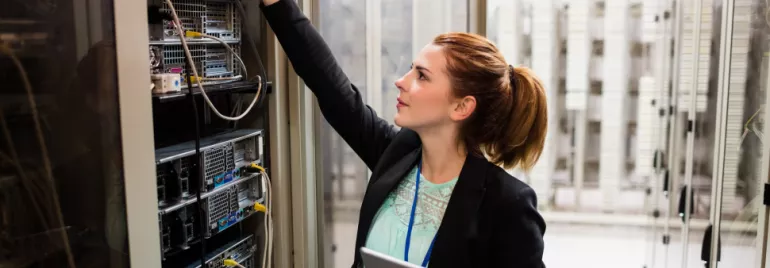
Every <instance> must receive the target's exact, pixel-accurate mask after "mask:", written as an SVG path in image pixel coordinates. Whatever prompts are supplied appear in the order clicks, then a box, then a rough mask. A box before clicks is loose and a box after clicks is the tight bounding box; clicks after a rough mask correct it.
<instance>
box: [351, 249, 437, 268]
mask: <svg viewBox="0 0 770 268" xmlns="http://www.w3.org/2000/svg"><path fill="white" fill-rule="evenodd" d="M361 257H362V258H363V259H364V266H366V268H422V266H419V265H416V264H412V263H409V262H405V261H403V260H399V259H396V258H393V257H391V256H388V255H385V254H382V253H379V252H377V251H374V250H371V249H368V248H365V247H361Z"/></svg>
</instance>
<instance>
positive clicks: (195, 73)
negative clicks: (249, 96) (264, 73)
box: [165, 0, 263, 121]
mask: <svg viewBox="0 0 770 268" xmlns="http://www.w3.org/2000/svg"><path fill="white" fill-rule="evenodd" d="M165 1H166V4H167V5H168V8H169V9H170V10H171V16H172V17H173V18H174V22H173V23H172V25H173V26H174V29H176V31H177V34H178V35H179V40H180V41H181V42H182V49H184V53H185V58H187V62H188V64H189V65H190V69H192V74H193V76H192V77H195V78H196V79H197V78H198V77H200V76H199V75H198V70H197V68H196V67H195V62H194V61H193V57H192V53H190V48H189V47H188V45H187V40H186V38H185V32H184V30H182V22H181V21H180V20H179V15H177V13H176V9H175V8H174V4H173V3H172V2H171V0H165ZM187 76H188V80H190V79H189V76H190V73H187ZM258 79H259V85H258V86H257V94H256V95H255V96H254V100H252V101H251V104H249V106H248V107H247V108H246V110H245V111H243V113H241V114H240V115H238V116H235V117H230V116H226V115H223V114H222V113H220V112H219V110H217V108H216V107H215V106H214V104H213V103H212V102H211V99H209V96H208V94H206V90H205V89H203V83H197V86H198V89H199V90H200V91H201V95H203V99H204V100H205V101H206V104H207V105H208V106H209V108H211V110H212V111H214V114H216V115H217V116H218V117H219V118H222V119H224V120H228V121H237V120H241V119H242V118H244V117H245V116H246V115H247V114H248V113H249V112H250V111H251V109H252V108H254V104H256V103H257V100H258V99H259V96H260V94H261V93H262V87H263V86H262V85H263V81H262V80H263V78H262V77H258ZM189 90H192V88H190V89H189Z"/></svg>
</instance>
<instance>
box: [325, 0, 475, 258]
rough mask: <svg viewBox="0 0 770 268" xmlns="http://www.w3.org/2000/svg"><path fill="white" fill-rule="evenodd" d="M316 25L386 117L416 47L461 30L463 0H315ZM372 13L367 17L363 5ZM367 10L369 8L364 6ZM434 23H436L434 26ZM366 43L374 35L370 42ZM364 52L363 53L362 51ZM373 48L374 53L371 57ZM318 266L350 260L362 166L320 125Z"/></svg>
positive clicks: (392, 109)
mask: <svg viewBox="0 0 770 268" xmlns="http://www.w3.org/2000/svg"><path fill="white" fill-rule="evenodd" d="M318 3H319V5H320V30H321V34H322V35H323V37H324V38H325V39H326V41H327V42H328V44H329V46H330V48H331V50H332V52H333V53H334V56H335V57H336V59H337V61H338V62H339V63H340V64H341V65H342V68H343V69H344V71H345V72H346V73H347V74H348V76H349V77H350V79H351V80H352V82H353V83H354V84H355V85H356V86H357V87H358V89H359V90H360V91H361V94H362V96H363V98H364V100H365V101H367V103H368V104H369V105H370V106H372V108H373V109H375V111H376V112H377V114H378V115H379V116H380V117H382V118H383V119H385V120H388V121H389V122H391V123H392V122H393V117H394V115H395V113H396V102H397V101H396V97H397V95H398V89H397V88H396V87H395V86H394V85H393V83H394V82H395V81H396V80H397V79H398V78H399V77H401V76H402V75H403V74H404V73H406V72H407V71H408V70H409V66H410V65H411V62H412V59H413V57H414V53H415V51H419V50H420V49H421V48H422V47H423V46H425V45H427V44H428V43H429V42H430V41H431V40H432V38H433V37H435V36H436V35H438V34H441V33H444V32H450V31H466V29H467V14H468V8H467V7H468V6H467V1H466V0H451V1H447V0H420V1H414V0H394V1H376V0H375V1H358V0H330V1H318ZM369 8H372V9H375V10H376V11H374V12H378V14H377V16H375V17H371V18H369V17H367V16H366V14H367V9H369ZM369 11H370V13H371V10H369ZM437 22H441V23H437ZM372 40H378V41H377V42H376V43H375V41H372ZM368 53H369V54H368ZM371 53H379V55H375V54H371ZM321 132H322V137H321V145H320V148H321V155H322V156H321V157H320V160H319V161H322V162H323V163H321V164H322V166H323V175H322V176H323V178H322V179H323V182H324V183H323V188H324V197H323V198H324V206H325V208H324V209H325V210H324V213H323V214H324V225H325V230H324V237H323V238H322V241H323V242H322V243H323V246H324V247H325V249H324V250H325V253H324V254H325V255H324V261H325V264H324V265H325V267H349V266H350V264H351V263H353V252H354V248H353V247H354V246H355V235H356V232H355V231H353V230H356V227H357V225H358V214H359V209H360V206H361V201H362V199H363V195H364V191H365V190H366V184H367V180H368V179H369V177H368V176H369V171H368V170H367V168H366V166H365V165H364V163H363V162H362V161H361V160H360V159H359V158H358V156H357V155H356V154H355V153H354V152H353V151H352V150H351V149H350V148H349V147H348V145H347V144H345V142H344V140H342V139H341V138H340V137H339V136H338V135H337V133H336V132H334V130H333V129H332V128H331V127H330V126H329V125H328V124H327V123H326V122H324V123H323V126H322V127H321Z"/></svg>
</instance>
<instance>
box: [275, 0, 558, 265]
mask: <svg viewBox="0 0 770 268" xmlns="http://www.w3.org/2000/svg"><path fill="white" fill-rule="evenodd" d="M261 8H262V10H263V13H264V15H265V17H266V19H267V22H268V23H269V24H270V27H271V28H272V29H273V32H275V35H276V36H277V38H278V41H279V42H280V43H281V45H282V47H283V49H284V51H285V52H286V55H287V56H288V58H289V60H290V61H291V63H292V65H293V66H294V70H295V71H296V72H297V74H298V75H299V76H300V77H302V79H303V80H304V81H305V84H306V85H307V86H308V87H309V88H310V89H311V90H312V91H313V93H314V94H315V96H316V98H318V104H319V106H320V109H321V112H322V114H323V116H324V117H325V118H326V120H327V121H328V122H329V124H330V125H331V126H332V127H333V128H334V129H335V130H336V131H337V132H338V133H339V134H340V136H342V138H343V139H344V140H345V141H346V142H347V143H348V144H349V145H350V147H351V148H353V150H354V151H355V152H356V153H357V154H358V156H359V157H361V159H363V161H364V162H365V163H366V165H367V166H368V167H369V169H371V170H372V171H373V172H372V176H371V179H370V180H369V185H368V187H367V189H366V194H365V195H364V201H363V204H362V205H361V212H360V213H361V214H360V218H359V223H358V234H357V236H356V252H355V262H354V263H353V267H361V266H362V265H361V254H360V253H359V250H358V249H360V248H361V247H362V246H363V245H364V244H365V241H366V238H367V234H368V233H369V228H370V227H371V225H372V220H373V218H374V215H375V213H377V210H378V209H379V208H380V206H381V205H382V203H383V201H384V200H385V198H386V196H387V195H388V193H390V192H391V191H392V190H393V189H394V188H395V187H396V186H397V185H398V183H399V182H400V181H401V180H402V179H403V178H404V176H405V175H406V174H407V172H409V170H410V169H411V168H412V167H413V166H414V165H416V164H417V161H418V158H419V157H420V154H421V148H422V147H421V142H420V138H419V136H417V133H415V132H414V131H412V130H409V129H401V130H400V131H399V130H396V129H395V128H394V127H393V126H391V125H390V124H388V123H387V121H385V120H383V119H382V118H379V117H377V114H375V112H374V111H373V110H372V109H371V108H370V107H369V106H367V105H366V104H364V102H363V100H362V98H361V94H360V93H359V91H358V89H357V88H356V87H355V86H353V85H352V84H351V83H350V80H349V79H348V77H347V76H346V75H345V73H343V71H342V69H341V68H340V66H339V65H338V64H337V62H336V60H335V59H334V57H333V56H332V53H331V51H330V50H329V48H328V47H327V45H326V43H325V42H324V40H323V39H322V38H321V36H320V35H319V34H318V32H317V31H316V29H315V28H314V27H313V25H312V24H311V23H310V21H309V20H308V19H307V18H306V17H305V16H304V14H302V12H301V11H300V9H299V8H298V7H297V5H296V4H295V3H294V1H287V0H282V1H279V2H278V3H275V4H273V5H270V6H267V7H265V6H264V5H261ZM536 200H537V199H536V197H535V192H534V191H533V190H532V188H530V187H529V186H527V185H526V184H524V183H523V182H521V181H519V180H518V179H516V178H514V177H512V176H511V175H509V174H508V173H507V172H505V171H504V170H503V169H502V168H500V167H498V166H496V165H493V164H491V163H489V162H488V161H487V160H486V159H485V158H483V157H479V156H473V155H469V156H468V157H467V159H466V160H465V164H464V165H463V168H462V171H461V172H460V176H459V178H458V181H457V184H456V185H455V188H454V192H453V193H452V196H451V197H450V200H449V204H448V205H447V208H446V212H445V214H444V218H443V221H442V222H441V226H440V227H439V229H438V233H437V234H436V242H435V245H434V248H433V252H432V254H431V258H430V267H431V268H435V267H519V268H531V267H545V265H544V264H543V262H542V258H543V233H544V232H545V223H544V222H543V219H542V217H541V216H540V214H539V213H538V212H537V205H536Z"/></svg>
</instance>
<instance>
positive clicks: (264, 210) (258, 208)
mask: <svg viewBox="0 0 770 268" xmlns="http://www.w3.org/2000/svg"><path fill="white" fill-rule="evenodd" d="M254 210H256V211H259V212H262V213H267V207H266V206H265V205H262V204H260V203H254Z"/></svg>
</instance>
